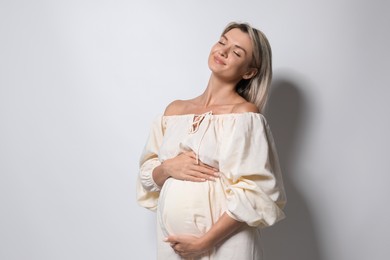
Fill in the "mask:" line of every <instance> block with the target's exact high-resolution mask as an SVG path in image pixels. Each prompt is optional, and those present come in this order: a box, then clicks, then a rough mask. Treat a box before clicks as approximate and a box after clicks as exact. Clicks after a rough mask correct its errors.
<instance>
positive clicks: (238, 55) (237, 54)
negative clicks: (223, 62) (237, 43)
mask: <svg viewBox="0 0 390 260" xmlns="http://www.w3.org/2000/svg"><path fill="white" fill-rule="evenodd" d="M233 53H234V54H236V56H237V57H241V55H240V54H239V53H238V52H236V51H233Z"/></svg>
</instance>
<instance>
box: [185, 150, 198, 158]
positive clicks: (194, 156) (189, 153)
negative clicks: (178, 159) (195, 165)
mask: <svg viewBox="0 0 390 260" xmlns="http://www.w3.org/2000/svg"><path fill="white" fill-rule="evenodd" d="M183 154H184V155H187V156H188V157H190V158H192V159H196V154H195V152H194V151H187V152H184V153H183Z"/></svg>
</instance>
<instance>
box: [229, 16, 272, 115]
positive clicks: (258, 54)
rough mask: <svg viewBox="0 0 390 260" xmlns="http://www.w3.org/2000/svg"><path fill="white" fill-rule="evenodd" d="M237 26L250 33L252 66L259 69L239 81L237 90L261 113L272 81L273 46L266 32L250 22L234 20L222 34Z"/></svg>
mask: <svg viewBox="0 0 390 260" xmlns="http://www.w3.org/2000/svg"><path fill="white" fill-rule="evenodd" d="M235 28H238V29H240V30H241V31H242V32H245V33H247V34H248V35H249V38H250V39H251V41H252V46H253V55H252V63H251V67H252V68H256V69H257V73H256V74H255V75H254V76H253V77H252V78H250V79H242V80H241V81H240V82H238V83H237V85H236V91H237V93H238V94H240V95H241V96H242V97H243V98H245V99H246V100H247V101H248V102H251V103H254V104H255V105H256V106H257V107H258V109H259V111H260V113H261V112H262V111H263V110H264V109H265V106H266V104H267V99H268V92H269V87H270V85H271V81H272V51H271V46H270V44H269V42H268V39H267V37H266V36H265V35H264V33H263V32H261V31H260V30H258V29H256V28H253V27H252V26H250V25H249V24H248V23H236V22H232V23H230V24H228V25H227V26H226V28H225V29H224V30H223V32H222V35H224V34H226V33H227V32H228V31H230V30H232V29H235Z"/></svg>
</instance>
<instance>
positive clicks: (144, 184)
mask: <svg viewBox="0 0 390 260" xmlns="http://www.w3.org/2000/svg"><path fill="white" fill-rule="evenodd" d="M162 139H163V126H162V117H161V116H159V117H157V118H156V119H155V120H154V122H153V124H152V127H151V131H150V133H149V137H148V140H147V142H146V144H145V147H144V149H143V152H142V154H141V158H140V160H139V167H140V168H139V175H138V178H137V192H136V193H137V194H136V196H137V201H138V204H139V205H141V206H142V207H145V208H147V209H150V210H153V211H155V210H156V208H157V201H158V197H159V194H160V187H159V186H158V185H157V184H156V183H155V182H154V180H153V176H152V172H153V169H154V168H155V167H157V166H159V165H160V164H161V162H160V160H159V158H158V151H159V148H160V145H161V142H162Z"/></svg>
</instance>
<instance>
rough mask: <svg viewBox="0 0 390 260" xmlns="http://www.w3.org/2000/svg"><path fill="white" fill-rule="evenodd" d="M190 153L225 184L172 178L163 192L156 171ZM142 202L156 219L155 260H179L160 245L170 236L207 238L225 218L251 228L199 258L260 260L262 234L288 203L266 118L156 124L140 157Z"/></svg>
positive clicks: (185, 118)
mask: <svg viewBox="0 0 390 260" xmlns="http://www.w3.org/2000/svg"><path fill="white" fill-rule="evenodd" d="M187 151H193V152H194V153H195V154H196V158H197V160H200V161H201V162H203V163H205V164H208V165H210V166H212V167H214V168H216V169H219V174H220V177H219V178H216V180H215V181H205V182H190V181H182V180H177V179H174V178H168V179H167V180H166V181H165V183H164V185H163V187H159V186H158V185H157V184H156V183H155V182H154V181H153V178H152V172H153V169H154V168H155V167H157V166H158V165H160V164H161V163H163V162H164V161H165V160H167V159H170V158H173V157H175V156H177V155H179V154H180V153H183V152H187ZM137 201H138V203H139V204H140V205H141V206H143V207H145V208H147V209H150V210H153V211H156V212H157V229H158V240H157V244H158V259H181V258H180V257H179V256H178V255H177V254H176V253H175V252H174V251H173V250H172V248H171V247H170V246H169V244H166V243H165V242H163V238H164V237H165V236H167V235H170V234H192V235H196V236H202V235H203V234H204V233H206V232H207V231H208V230H209V229H210V228H211V226H212V225H213V224H214V223H215V222H216V221H217V220H218V219H219V217H220V216H221V215H222V214H224V213H225V212H226V213H227V214H228V215H229V216H230V217H232V218H234V219H236V220H237V221H240V222H245V223H247V225H244V226H243V228H242V229H240V230H239V231H237V232H236V233H235V234H233V235H232V236H230V237H229V238H228V239H226V240H225V241H224V242H223V243H221V244H220V245H218V246H217V247H215V248H214V249H213V250H212V251H210V252H209V253H207V254H205V255H203V256H201V257H199V258H197V259H199V260H206V259H208V260H210V259H220V260H222V259H223V260H225V259H237V260H250V259H257V260H259V259H263V257H262V248H261V239H260V238H261V235H260V229H261V228H263V227H267V226H271V225H273V224H275V223H276V222H278V221H280V220H281V219H283V218H284V217H285V215H284V213H283V207H284V205H285V203H286V196H285V191H284V187H283V181H282V176H281V171H280V166H279V160H278V156H277V152H276V148H275V143H274V140H273V137H272V133H271V131H270V128H269V125H268V123H267V121H266V119H265V117H264V116H263V115H261V114H259V113H252V112H246V113H236V114H221V115H213V114H212V112H208V113H205V114H201V115H194V114H186V115H173V116H159V117H157V118H156V120H155V121H154V122H153V125H152V128H151V132H150V134H149V138H148V140H147V143H146V145H145V147H144V150H143V153H142V155H141V158H140V172H139V176H138V181H137Z"/></svg>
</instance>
